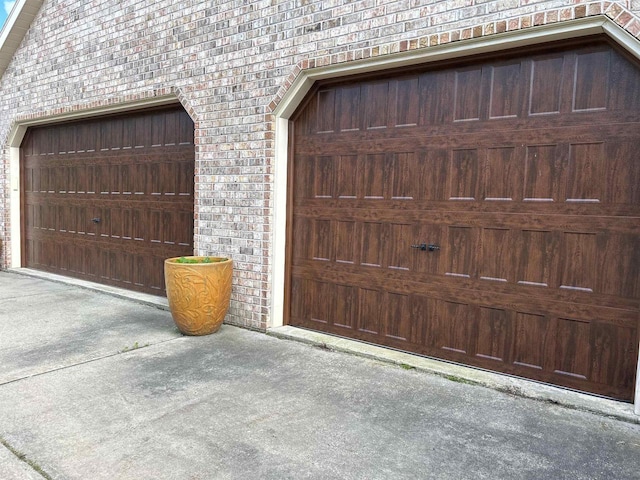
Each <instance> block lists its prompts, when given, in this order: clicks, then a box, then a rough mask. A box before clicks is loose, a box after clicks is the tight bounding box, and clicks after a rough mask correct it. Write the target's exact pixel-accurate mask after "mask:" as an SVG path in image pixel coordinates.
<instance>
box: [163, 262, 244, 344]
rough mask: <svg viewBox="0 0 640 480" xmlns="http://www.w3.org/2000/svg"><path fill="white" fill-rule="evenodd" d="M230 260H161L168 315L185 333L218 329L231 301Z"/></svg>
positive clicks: (208, 331) (231, 267)
mask: <svg viewBox="0 0 640 480" xmlns="http://www.w3.org/2000/svg"><path fill="white" fill-rule="evenodd" d="M232 273H233V261H232V260H231V259H229V258H223V257H197V256H193V257H175V258H168V259H166V260H165V261H164V281H165V284H166V287H167V299H168V300H169V309H170V310H171V316H172V317H173V321H174V322H175V323H176V326H177V327H178V329H179V330H180V331H181V332H182V333H183V334H185V335H208V334H209V333H214V332H216V331H218V329H219V328H220V325H222V321H223V320H224V317H225V315H226V314H227V310H229V301H230V300H231V277H232Z"/></svg>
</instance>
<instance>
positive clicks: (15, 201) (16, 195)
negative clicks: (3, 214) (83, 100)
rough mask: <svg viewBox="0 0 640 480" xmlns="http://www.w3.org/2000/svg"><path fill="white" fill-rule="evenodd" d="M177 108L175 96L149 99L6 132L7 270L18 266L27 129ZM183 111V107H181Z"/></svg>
mask: <svg viewBox="0 0 640 480" xmlns="http://www.w3.org/2000/svg"><path fill="white" fill-rule="evenodd" d="M173 104H175V105H180V100H179V99H178V97H176V96H175V95H164V96H158V97H150V98H146V99H143V100H137V101H135V102H129V103H120V104H117V105H109V106H106V107H96V108H90V109H87V110H74V111H73V112H68V113H63V114H60V115H49V116H44V117H40V118H36V119H31V120H24V121H19V122H16V123H15V124H14V125H13V127H12V129H11V132H9V137H8V142H7V143H8V145H9V185H10V192H9V203H10V205H11V207H10V212H9V218H10V219H11V227H10V238H11V264H10V265H9V267H10V268H20V267H22V228H21V215H20V213H21V212H20V207H21V205H20V182H21V178H20V145H21V144H22V140H23V139H24V136H25V134H26V133H27V128H28V127H33V126H36V125H50V124H55V123H60V122H66V121H71V120H80V119H83V118H92V117H100V116H103V115H109V114H114V113H124V112H132V111H135V110H140V109H143V108H151V107H159V106H164V105H173ZM183 108H184V107H183Z"/></svg>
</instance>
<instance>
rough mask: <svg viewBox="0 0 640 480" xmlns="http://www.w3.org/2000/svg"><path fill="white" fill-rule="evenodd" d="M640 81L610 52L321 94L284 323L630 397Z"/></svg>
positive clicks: (299, 171) (491, 65)
mask: <svg viewBox="0 0 640 480" xmlns="http://www.w3.org/2000/svg"><path fill="white" fill-rule="evenodd" d="M639 121H640V75H639V73H638V69H637V67H636V66H635V65H632V64H631V63H630V61H629V60H628V59H626V58H625V57H623V55H622V54H621V53H620V52H618V51H617V50H614V49H613V48H612V47H611V46H608V45H606V44H604V43H602V44H598V43H596V44H591V45H589V46H584V43H583V46H580V47H564V48H563V49H559V50H558V49H555V50H549V49H547V50H546V51H545V52H544V53H535V52H529V53H527V54H523V53H520V54H519V55H518V56H505V55H503V56H501V57H500V59H481V60H480V59H476V60H475V61H466V62H464V63H462V62H460V61H458V64H453V63H452V64H449V65H440V66H439V67H438V68H435V67H432V68H431V69H430V70H429V71H424V72H408V73H403V74H395V75H393V76H389V75H387V76H386V77H385V78H375V79H370V80H360V81H357V82H354V81H352V82H350V83H348V82H343V83H339V84H325V85H321V86H320V87H318V89H317V90H316V91H315V92H313V93H312V95H311V96H310V97H309V98H308V101H307V102H306V103H305V105H304V106H303V107H302V108H301V110H300V112H299V113H298V114H297V117H296V119H295V120H294V124H293V127H294V134H293V139H294V140H293V142H294V147H293V148H294V155H293V161H292V164H291V168H292V170H293V172H292V176H291V178H292V182H291V193H292V197H293V205H292V221H291V222H290V225H291V227H290V232H289V233H290V238H291V239H292V240H291V242H290V244H289V270H288V271H289V278H290V286H289V299H290V302H289V308H290V311H289V312H288V315H289V317H288V323H289V324H291V325H298V326H303V327H308V328H312V329H316V330H321V331H325V332H330V333H334V334H338V335H343V336H348V337H353V338H357V339H361V340H366V341H370V342H374V343H378V344H383V345H388V346H391V347H395V348H398V349H402V350H408V351H412V352H417V353H420V354H424V355H429V356H434V357H439V358H443V359H447V360H451V361H455V362H460V363H464V364H469V365H474V366H478V367H482V368H487V369H491V370H497V371H500V372H505V373H508V374H514V375H518V376H523V377H528V378H532V379H536V380H540V381H544V382H549V383H554V384H558V385H563V386H566V387H570V388H574V389H578V390H583V391H588V392H593V393H597V394H602V395H605V396H610V397H615V398H619V399H624V400H631V399H632V394H633V389H634V381H635V371H636V363H637V356H638V339H639V337H638V318H639V316H638V311H639V300H640V187H639V185H640V157H638V146H639V145H640V123H638V122H639Z"/></svg>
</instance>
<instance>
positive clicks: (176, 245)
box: [21, 108, 195, 295]
mask: <svg viewBox="0 0 640 480" xmlns="http://www.w3.org/2000/svg"><path fill="white" fill-rule="evenodd" d="M21 152H22V162H21V165H22V177H23V179H24V180H23V201H24V222H23V224H24V249H23V251H24V259H23V265H25V266H27V267H30V268H36V269H40V270H46V271H50V272H53V273H59V274H62V275H69V276H74V277H79V278H84V279H87V280H90V281H95V282H99V283H106V284H110V285H116V286H119V287H123V288H128V289H132V290H138V291H143V292H147V293H153V294H156V295H162V294H164V291H165V288H164V280H163V273H162V272H163V270H162V268H163V261H164V259H165V258H169V257H175V256H180V255H191V254H193V201H194V195H193V189H194V159H195V153H194V145H193V122H192V121H191V119H190V118H189V116H188V115H187V113H186V112H185V111H184V110H182V109H181V108H170V109H164V110H157V111H152V112H145V113H136V114H128V115H126V116H122V115H121V116H116V117H108V118H105V119H100V120H90V121H83V122H82V123H69V124H63V125H56V126H50V127H38V128H33V129H30V130H29V131H28V132H27V135H26V137H25V140H24V142H23V145H22V149H21ZM94 219H95V221H94Z"/></svg>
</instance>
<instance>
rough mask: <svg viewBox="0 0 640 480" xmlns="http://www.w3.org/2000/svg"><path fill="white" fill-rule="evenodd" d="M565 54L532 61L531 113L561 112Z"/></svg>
mask: <svg viewBox="0 0 640 480" xmlns="http://www.w3.org/2000/svg"><path fill="white" fill-rule="evenodd" d="M565 61H566V59H565V55H563V54H555V55H550V56H543V57H541V58H534V59H533V60H532V61H531V87H530V92H529V115H536V114H537V115H539V114H550V113H559V112H560V109H561V105H562V84H563V82H562V80H563V75H564V64H565Z"/></svg>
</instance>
